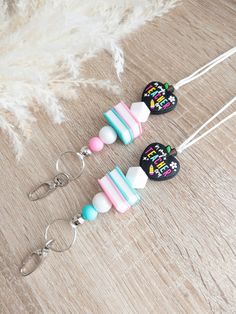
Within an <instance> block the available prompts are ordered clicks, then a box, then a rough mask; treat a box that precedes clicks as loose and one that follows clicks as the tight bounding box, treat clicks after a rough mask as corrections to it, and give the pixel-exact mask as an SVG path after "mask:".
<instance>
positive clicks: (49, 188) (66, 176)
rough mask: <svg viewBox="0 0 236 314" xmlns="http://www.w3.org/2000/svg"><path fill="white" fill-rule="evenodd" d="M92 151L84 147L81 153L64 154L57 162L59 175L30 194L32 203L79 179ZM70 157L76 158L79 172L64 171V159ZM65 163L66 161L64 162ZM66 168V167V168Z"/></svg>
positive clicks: (70, 152) (69, 152) (68, 152)
mask: <svg viewBox="0 0 236 314" xmlns="http://www.w3.org/2000/svg"><path fill="white" fill-rule="evenodd" d="M91 153H92V152H91V151H90V149H89V148H88V147H87V146H84V147H82V148H81V150H80V152H74V151H66V152H64V153H62V154H61V155H60V156H59V158H58V160H57V161H56V170H57V172H58V174H57V175H56V176H55V177H54V178H53V179H52V180H51V181H48V182H44V183H42V184H40V185H39V186H37V187H36V188H35V189H33V190H32V191H31V192H30V193H29V194H28V197H29V199H30V200H31V201H37V200H39V199H41V198H44V197H46V196H47V195H48V194H50V193H51V192H53V191H55V189H56V188H57V187H63V186H66V185H67V184H68V183H69V182H70V181H73V180H76V179H78V178H79V177H80V176H81V175H82V173H83V171H84V167H85V162H84V158H85V157H87V156H90V155H91ZM68 156H70V157H73V158H76V162H77V164H78V165H77V171H76V172H74V171H71V170H68V169H66V170H65V169H62V168H63V159H64V158H66V157H67V158H68ZM78 162H79V163H78ZM64 163H65V161H64ZM64 168H65V167H64Z"/></svg>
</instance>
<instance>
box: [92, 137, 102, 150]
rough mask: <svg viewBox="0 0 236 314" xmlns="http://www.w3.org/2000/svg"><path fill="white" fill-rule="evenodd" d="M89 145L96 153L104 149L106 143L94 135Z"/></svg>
mask: <svg viewBox="0 0 236 314" xmlns="http://www.w3.org/2000/svg"><path fill="white" fill-rule="evenodd" d="M88 147H89V149H90V150H91V151H92V152H93V153H96V152H100V151H101V150H102V149H103V147H104V143H103V142H102V141H101V139H100V138H99V137H92V138H91V139H90V140H89V142H88Z"/></svg>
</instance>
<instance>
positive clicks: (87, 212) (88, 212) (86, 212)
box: [82, 204, 98, 221]
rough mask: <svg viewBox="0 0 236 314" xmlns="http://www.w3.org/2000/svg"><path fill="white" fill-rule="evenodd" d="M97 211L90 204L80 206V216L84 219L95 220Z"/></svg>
mask: <svg viewBox="0 0 236 314" xmlns="http://www.w3.org/2000/svg"><path fill="white" fill-rule="evenodd" d="M97 215H98V212H97V211H96V209H95V208H94V207H93V205H91V204H87V205H84V206H83V208H82V218H83V219H84V220H89V221H92V220H95V219H96V218H97Z"/></svg>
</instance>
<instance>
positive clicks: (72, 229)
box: [44, 219, 77, 253]
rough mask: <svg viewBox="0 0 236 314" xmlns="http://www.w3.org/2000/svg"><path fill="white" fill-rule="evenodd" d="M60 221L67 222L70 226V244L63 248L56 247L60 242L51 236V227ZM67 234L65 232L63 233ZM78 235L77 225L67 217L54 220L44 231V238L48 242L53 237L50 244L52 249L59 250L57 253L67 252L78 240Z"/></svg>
mask: <svg viewBox="0 0 236 314" xmlns="http://www.w3.org/2000/svg"><path fill="white" fill-rule="evenodd" d="M59 222H63V223H65V222H66V223H67V224H68V227H69V228H70V236H69V237H70V239H69V240H68V244H66V246H65V247H62V248H60V249H59V248H56V247H55V244H56V243H57V242H58V241H57V240H56V239H55V238H54V237H53V238H52V237H50V236H49V233H50V229H51V228H53V226H55V225H56V224H58V223H59ZM64 234H65V232H63V235H64ZM76 235H77V231H76V226H74V225H73V224H72V223H71V222H69V221H68V220H66V219H55V220H53V221H52V222H51V223H50V224H49V225H48V226H47V228H46V230H45V233H44V239H45V241H46V242H48V241H50V240H51V239H53V242H52V244H51V246H50V250H52V251H54V252H57V253H62V252H65V251H67V250H69V249H70V248H71V247H72V245H73V244H74V243H75V240H76Z"/></svg>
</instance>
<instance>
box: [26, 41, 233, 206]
mask: <svg viewBox="0 0 236 314" xmlns="http://www.w3.org/2000/svg"><path fill="white" fill-rule="evenodd" d="M235 52H236V47H234V48H232V49H230V50H228V51H226V52H225V53H223V54H222V55H220V56H219V57H217V58H215V59H214V60H212V61H210V62H209V63H207V64H206V65H204V66H203V67H201V68H200V69H198V70H197V71H195V72H194V73H193V74H191V75H189V76H188V77H186V78H184V79H182V80H181V81H179V82H178V83H176V84H175V85H173V86H172V85H169V84H168V83H164V84H163V83H160V82H156V81H155V82H151V83H149V84H148V85H147V86H146V87H145V89H144V91H143V94H142V102H136V103H132V105H131V107H130V108H129V107H128V106H127V105H126V104H125V103H124V102H120V103H119V104H118V105H116V106H114V107H113V108H112V109H110V110H108V111H107V112H106V113H104V117H105V119H106V121H107V122H108V124H109V125H108V126H104V127H103V128H102V129H101V130H100V132H99V136H98V137H93V138H91V139H90V140H89V142H88V146H84V147H82V149H81V150H80V151H79V152H76V151H66V152H63V153H62V154H61V155H60V156H59V159H58V160H57V162H56V170H57V172H58V173H57V175H56V176H55V177H54V178H53V180H50V181H48V182H45V183H43V184H40V185H39V186H37V187H36V188H35V189H33V190H32V191H31V192H30V193H29V195H28V196H29V199H30V200H32V201H36V200H38V199H41V198H43V197H45V196H47V195H48V194H50V193H51V192H52V191H54V190H55V189H56V188H57V187H64V186H66V185H67V184H68V183H69V182H70V181H73V180H76V179H78V178H79V177H80V176H81V175H82V173H83V170H84V167H85V161H84V158H85V157H88V156H90V155H91V154H92V153H96V152H99V151H101V150H102V149H103V147H104V144H106V145H110V144H112V143H114V142H115V141H116V139H117V137H119V139H120V140H121V141H122V142H123V143H124V144H126V145H127V144H130V143H132V142H133V141H134V139H136V138H137V137H139V136H140V135H141V134H142V123H143V122H146V121H147V120H148V117H149V115H150V113H151V114H163V113H167V112H170V111H172V110H173V109H174V108H175V107H176V105H177V97H176V96H175V95H174V93H173V92H174V90H178V89H179V88H180V87H181V86H183V85H186V84H187V83H189V82H191V81H193V80H195V79H197V78H198V77H200V76H202V75H203V74H205V73H206V72H208V71H209V70H210V69H211V68H213V67H214V66H216V65H217V64H219V63H220V62H222V61H224V60H225V59H227V58H228V57H230V56H231V55H233V54H234V53H235ZM160 147H162V146H160ZM160 149H162V148H160ZM168 149H169V148H168ZM172 154H173V151H172ZM69 156H70V157H71V156H72V157H74V158H76V160H77V162H79V169H78V173H76V174H74V173H72V172H71V171H68V169H66V170H65V171H63V170H64V169H65V163H66V158H67V157H69ZM173 158H174V157H173ZM63 165H64V169H63V170H62V168H63Z"/></svg>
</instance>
